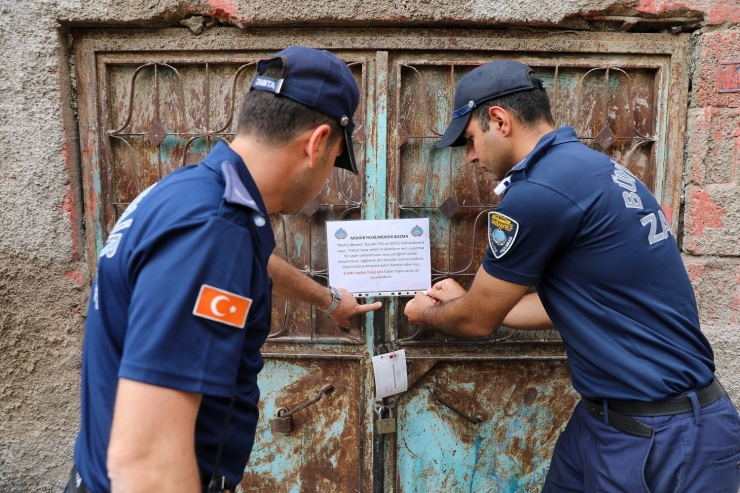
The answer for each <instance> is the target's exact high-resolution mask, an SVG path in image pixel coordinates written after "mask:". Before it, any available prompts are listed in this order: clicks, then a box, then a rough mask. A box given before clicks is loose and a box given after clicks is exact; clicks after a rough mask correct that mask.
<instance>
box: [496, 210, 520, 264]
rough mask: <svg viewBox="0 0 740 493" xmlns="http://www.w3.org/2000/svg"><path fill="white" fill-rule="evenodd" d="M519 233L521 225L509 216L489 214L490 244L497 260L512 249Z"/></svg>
mask: <svg viewBox="0 0 740 493" xmlns="http://www.w3.org/2000/svg"><path fill="white" fill-rule="evenodd" d="M518 232H519V223H518V222H516V221H514V220H513V219H512V218H510V217H509V216H505V215H503V214H500V213H498V212H489V213H488V244H489V245H491V252H492V253H493V256H494V257H496V258H497V259H498V258H501V257H503V256H504V255H506V252H508V251H509V250H510V249H511V246H512V245H513V244H514V240H516V234H517V233H518Z"/></svg>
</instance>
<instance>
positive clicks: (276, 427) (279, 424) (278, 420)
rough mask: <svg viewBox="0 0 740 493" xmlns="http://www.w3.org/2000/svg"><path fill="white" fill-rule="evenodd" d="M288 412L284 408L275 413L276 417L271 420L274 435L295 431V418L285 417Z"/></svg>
mask: <svg viewBox="0 0 740 493" xmlns="http://www.w3.org/2000/svg"><path fill="white" fill-rule="evenodd" d="M286 412H288V409H287V408H284V407H281V408H280V409H278V410H277V411H275V417H274V418H272V419H271V420H270V422H271V424H272V432H273V433H290V432H291V431H293V416H292V415H291V416H283V414H285V413H286Z"/></svg>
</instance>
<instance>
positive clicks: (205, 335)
mask: <svg viewBox="0 0 740 493" xmlns="http://www.w3.org/2000/svg"><path fill="white" fill-rule="evenodd" d="M252 257H253V252H252V247H251V241H250V237H249V233H248V232H247V231H246V230H243V229H241V228H239V227H237V226H235V225H234V224H233V223H230V222H228V221H225V220H223V219H221V218H211V219H209V220H207V221H205V222H202V223H199V224H195V225H188V226H183V227H180V228H177V229H173V230H170V231H167V232H165V233H163V234H161V235H158V236H156V237H154V238H151V239H148V240H146V241H142V244H140V245H137V247H136V249H135V251H134V253H133V254H132V259H131V262H130V264H129V265H130V266H131V270H130V272H129V276H130V282H131V285H132V286H133V288H132V289H133V290H132V296H131V305H130V308H129V327H128V328H127V332H126V339H125V342H124V349H123V355H122V361H121V366H120V370H119V375H118V376H119V377H122V378H128V379H131V380H136V381H140V382H145V383H149V384H153V385H158V386H163V387H169V388H173V389H177V390H183V391H186V392H195V393H204V394H210V395H217V396H224V397H230V396H231V395H232V394H233V392H234V386H235V383H236V377H237V370H238V367H239V361H240V357H241V351H242V347H243V345H244V338H245V331H246V329H245V328H239V327H236V326H234V325H230V324H227V323H224V322H223V321H219V320H214V319H209V318H204V317H203V316H199V315H196V314H195V313H194V309H195V307H196V302H197V301H198V300H199V293H200V291H201V288H202V287H203V286H204V285H206V286H208V287H211V288H213V289H215V290H217V291H215V292H216V293H217V294H218V295H219V296H222V297H221V298H218V299H217V300H216V302H215V307H214V308H215V310H216V312H217V313H219V314H221V313H224V314H226V313H228V312H229V310H230V309H232V310H233V308H232V300H237V301H239V299H240V298H237V297H235V296H234V295H236V296H238V297H243V298H250V297H251V296H250V293H249V287H250V278H251V275H252V265H253V263H252ZM237 304H238V303H237ZM199 306H201V305H199ZM211 306H212V305H210V304H209V303H206V304H205V310H206V312H207V310H208V309H210V307H211ZM200 312H201V313H203V312H204V309H200ZM206 315H209V313H206ZM210 315H211V316H212V315H213V313H210ZM247 316H248V314H247ZM211 318H217V317H213V316H212V317H211Z"/></svg>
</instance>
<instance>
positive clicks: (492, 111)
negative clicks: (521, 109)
mask: <svg viewBox="0 0 740 493" xmlns="http://www.w3.org/2000/svg"><path fill="white" fill-rule="evenodd" d="M488 117H489V119H490V121H491V122H490V125H491V126H492V127H495V128H496V130H497V131H499V132H501V133H502V134H503V135H505V136H506V135H508V134H509V133H510V132H511V115H510V114H509V112H508V111H506V110H505V109H503V108H502V107H500V106H491V107H490V108H488Z"/></svg>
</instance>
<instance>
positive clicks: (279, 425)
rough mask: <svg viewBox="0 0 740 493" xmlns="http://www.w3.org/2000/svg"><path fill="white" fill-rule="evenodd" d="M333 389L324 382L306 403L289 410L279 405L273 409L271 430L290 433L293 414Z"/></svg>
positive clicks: (332, 386)
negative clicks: (315, 394)
mask: <svg viewBox="0 0 740 493" xmlns="http://www.w3.org/2000/svg"><path fill="white" fill-rule="evenodd" d="M333 390H334V385H332V384H330V383H329V384H326V385H324V386H323V387H321V388H320V389H319V395H317V396H316V397H314V398H313V399H311V400H310V401H308V402H307V403H305V404H302V405H300V406H298V407H296V408H295V409H291V410H288V408H286V407H280V408H278V409H277V410H275V417H274V418H273V419H271V420H270V423H271V424H272V431H273V432H274V433H290V432H291V431H293V415H294V414H295V413H297V412H298V411H300V410H301V409H305V408H307V407H308V406H310V405H311V404H315V403H316V402H318V401H319V400H321V398H322V397H324V394H331V392H332V391H333Z"/></svg>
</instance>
